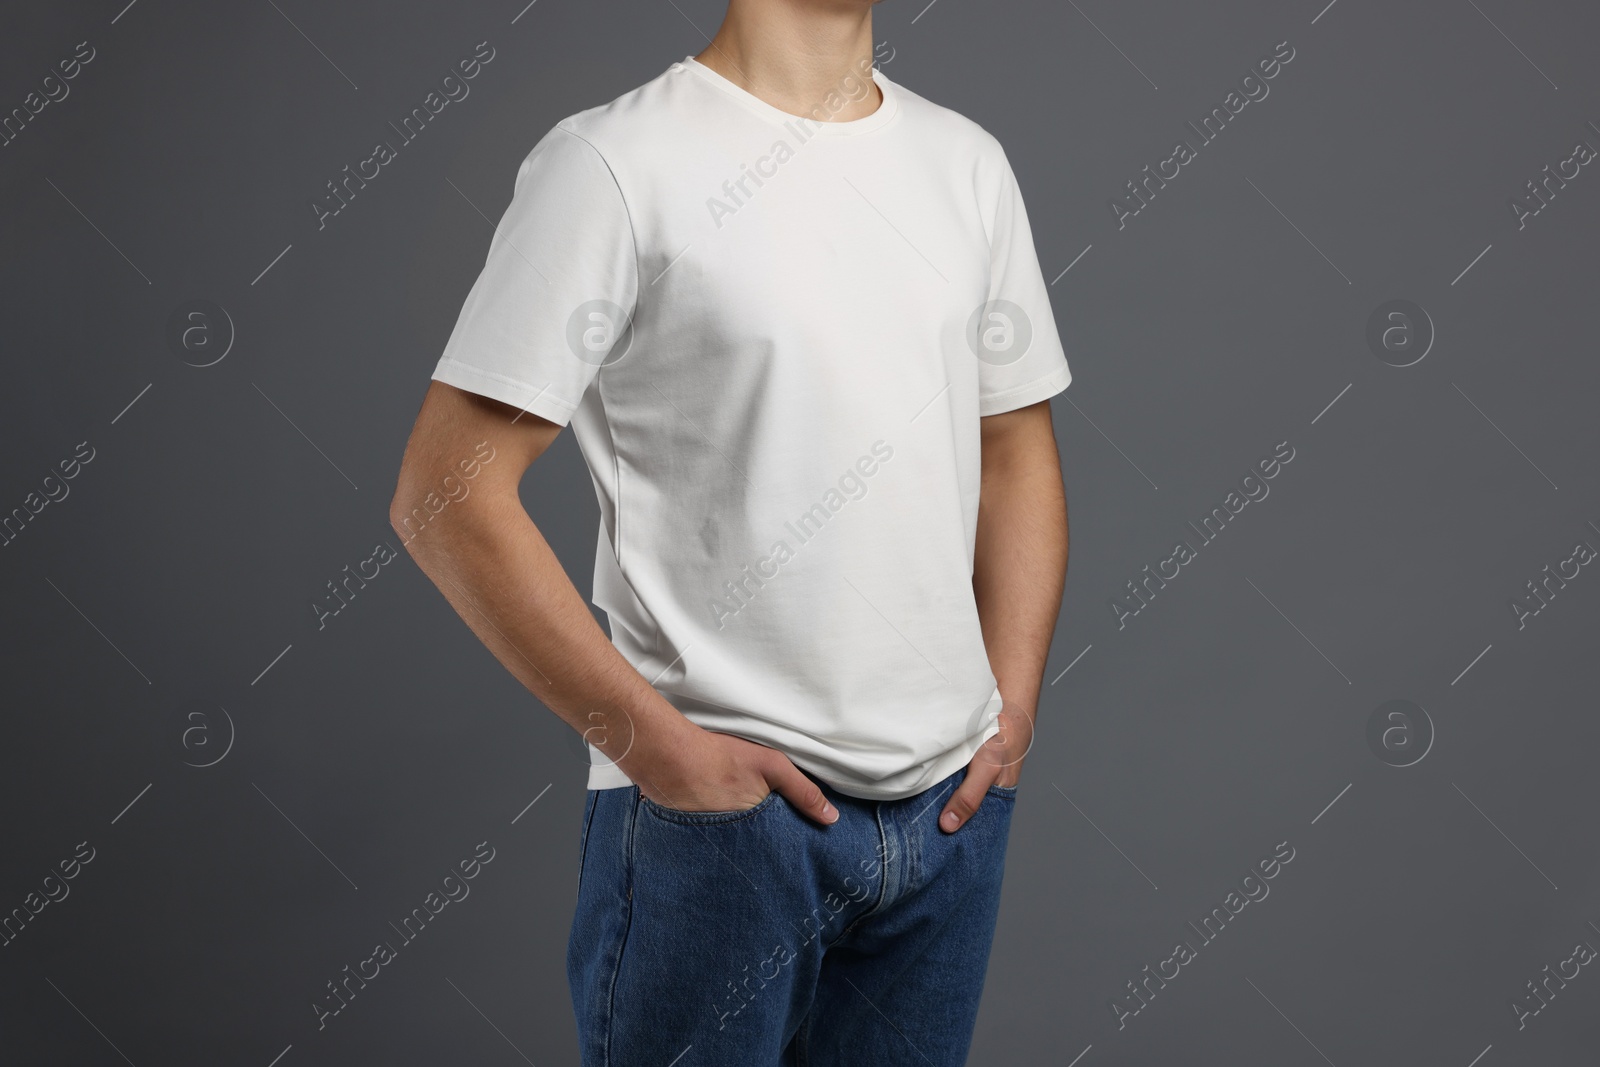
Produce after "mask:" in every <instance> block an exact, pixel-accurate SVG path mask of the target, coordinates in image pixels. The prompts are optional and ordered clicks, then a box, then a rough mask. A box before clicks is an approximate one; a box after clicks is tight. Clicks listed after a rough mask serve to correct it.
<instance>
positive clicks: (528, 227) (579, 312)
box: [433, 126, 638, 426]
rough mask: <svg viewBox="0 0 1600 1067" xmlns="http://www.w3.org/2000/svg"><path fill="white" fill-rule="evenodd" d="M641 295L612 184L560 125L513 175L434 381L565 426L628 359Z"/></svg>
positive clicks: (594, 154) (600, 163)
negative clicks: (598, 383)
mask: <svg viewBox="0 0 1600 1067" xmlns="http://www.w3.org/2000/svg"><path fill="white" fill-rule="evenodd" d="M637 297H638V268H637V259H636V256H635V251H634V242H633V228H632V225H631V224H630V222H629V219H628V210H627V205H626V204H625V203H624V201H623V198H622V192H621V190H620V189H619V188H618V187H617V182H616V179H615V177H613V175H612V173H611V170H610V168H609V167H608V166H607V165H606V162H605V160H604V159H603V158H602V157H601V155H600V153H599V152H598V151H597V150H596V149H595V148H594V147H593V146H592V145H591V144H590V143H589V142H588V141H586V140H584V139H583V138H582V137H580V136H578V135H577V134H575V133H572V132H571V131H569V130H567V129H566V128H564V127H562V126H556V127H555V128H553V129H551V130H550V132H549V133H547V134H546V135H545V136H544V137H543V138H542V139H541V140H540V141H539V143H538V144H536V145H535V146H534V147H533V150H532V151H531V152H529V153H528V156H527V158H526V159H524V160H523V162H522V166H521V167H520V168H518V170H517V178H516V188H515V191H514V193H513V195H512V198H511V204H510V206H508V207H507V208H506V211H505V214H504V216H502V218H501V219H500V225H499V226H498V227H496V229H495V235H494V237H493V239H492V240H491V242H490V245H489V254H488V257H487V259H486V260H485V262H484V265H483V270H482V271H481V272H480V273H479V274H478V278H477V280H476V281H475V282H474V283H473V285H472V291H471V292H470V293H468V294H467V299H466V303H465V304H463V305H462V308H461V314H460V316H459V317H458V318H457V319H456V324H455V329H454V330H452V331H451V334H450V340H449V341H448V342H447V343H446V344H445V349H444V353H443V354H442V355H441V356H440V357H439V362H438V365H437V366H436V367H435V368H434V372H433V378H434V380H435V381H440V382H445V383H446V384H449V385H454V386H456V387H458V388H460V389H465V390H467V391H468V392H472V393H478V394H481V395H483V396H487V397H491V398H493V399H495V400H499V401H502V402H503V403H506V404H510V405H512V406H513V407H517V408H522V409H524V410H526V411H530V412H532V413H533V414H535V415H539V416H541V417H543V418H546V419H549V420H550V421H551V422H554V423H556V424H557V425H560V426H565V425H566V424H567V423H568V421H570V420H571V418H572V413H573V412H574V411H575V410H576V409H577V407H578V402H579V401H580V400H581V399H582V398H583V394H584V392H585V391H586V390H587V389H588V388H589V386H590V384H591V383H592V382H593V381H594V378H595V375H596V374H598V373H599V371H600V369H601V367H602V366H604V365H609V364H610V363H612V362H614V361H615V360H616V359H618V358H620V357H621V356H622V355H624V354H626V346H627V344H628V343H629V342H630V341H631V340H632V333H631V329H630V324H631V321H632V317H633V313H634V310H635V301H636V300H637Z"/></svg>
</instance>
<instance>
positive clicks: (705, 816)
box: [634, 786, 778, 826]
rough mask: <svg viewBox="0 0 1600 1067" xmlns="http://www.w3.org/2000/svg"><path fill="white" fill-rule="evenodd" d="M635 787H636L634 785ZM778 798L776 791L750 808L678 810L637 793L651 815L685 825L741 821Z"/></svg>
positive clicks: (641, 804)
mask: <svg viewBox="0 0 1600 1067" xmlns="http://www.w3.org/2000/svg"><path fill="white" fill-rule="evenodd" d="M634 788H635V789H637V788H638V787H637V786H635V787H634ZM777 800H778V794H777V792H776V791H773V792H770V793H768V794H767V795H766V796H764V797H762V798H761V799H760V800H759V801H758V802H757V803H756V805H755V807H752V808H739V809H737V810H734V811H679V810H678V809H677V808H669V807H667V806H666V805H664V804H657V803H656V802H655V801H653V800H651V799H650V798H649V797H647V796H645V795H644V793H642V792H641V793H640V794H639V804H640V806H641V807H643V808H644V809H645V810H646V811H648V812H649V813H650V814H651V815H653V816H655V817H656V818H658V819H661V820H663V821H665V822H675V823H680V824H682V825H685V826H715V825H720V824H724V823H734V822H743V821H744V820H745V819H749V818H753V817H754V816H756V815H759V814H761V813H762V812H763V811H766V810H767V809H768V808H770V807H771V806H772V805H773V804H775V803H776V802H777Z"/></svg>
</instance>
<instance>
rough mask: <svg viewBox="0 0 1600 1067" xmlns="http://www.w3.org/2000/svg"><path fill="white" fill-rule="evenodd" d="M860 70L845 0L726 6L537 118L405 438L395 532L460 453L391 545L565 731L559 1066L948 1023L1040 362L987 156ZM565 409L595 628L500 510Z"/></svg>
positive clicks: (1018, 728)
mask: <svg viewBox="0 0 1600 1067" xmlns="http://www.w3.org/2000/svg"><path fill="white" fill-rule="evenodd" d="M871 57H872V23H871V3H870V2H869V0H732V2H731V3H730V5H729V10H728V15H727V18H726V21H725V22H724V23H723V25H722V27H721V29H720V30H719V31H718V33H717V35H716V37H715V38H714V39H713V40H712V42H711V43H710V46H709V47H708V48H707V49H706V50H705V51H704V52H702V53H701V54H700V55H698V56H695V57H686V58H685V59H684V60H683V61H682V62H678V63H673V64H672V65H671V66H670V67H669V68H668V69H667V70H666V71H664V72H663V73H662V74H661V75H660V76H658V77H656V78H654V79H653V80H651V81H649V82H647V83H646V84H644V85H642V86H640V87H639V88H637V89H635V90H633V91H632V92H629V93H626V94H624V95H623V96H621V97H619V98H618V99H617V100H615V101H613V102H612V103H610V104H607V105H605V106H603V107H598V108H594V109H592V110H589V111H584V112H582V113H580V114H577V115H574V116H571V117H570V118H568V119H565V120H563V121H562V122H561V123H559V124H557V126H556V127H555V128H554V129H552V130H550V131H549V132H548V133H547V134H546V135H545V137H544V138H543V139H542V140H540V141H539V142H538V144H537V145H536V146H535V147H534V148H533V150H532V152H531V153H530V154H529V155H528V156H527V158H526V159H525V160H524V162H523V164H522V166H521V168H520V170H519V171H518V173H517V179H516V186H515V194H514V197H513V200H512V202H511V205H510V207H509V208H508V209H507V210H506V213H505V216H504V218H503V220H502V222H501V225H500V228H499V230H498V231H497V233H496V236H495V239H494V241H493V243H492V244H491V247H490V250H489V254H488V260H487V263H486V265H485V267H484V269H483V272H482V274H481V275H480V276H479V278H478V279H477V282H476V284H475V285H474V286H473V288H472V291H471V293H470V295H469V296H468V297H467V300H466V303H465V306H464V307H463V309H462V311H461V315H460V318H459V320H458V322H457V323H456V326H455V330H454V332H453V333H452V335H451V337H450V340H449V343H448V345H447V347H446V349H445V352H444V354H443V356H442V357H441V359H440V360H439V362H438V365H437V368H436V369H435V371H434V374H433V378H434V382H433V384H432V386H431V388H430V390H429V392H428V395H427V397H426V399H425V401H424V403H423V406H422V411H421V414H420V415H419V417H418V419H417V425H416V428H415V430H414V431H413V433H412V437H411V440H410V443H409V445H408V447H407V450H406V455H405V460H404V463H403V466H402V471H401V474H400V479H399V486H398V488H397V490H396V493H395V497H394V503H393V506H392V516H391V517H392V521H393V523H394V524H395V527H396V529H397V530H400V531H401V532H402V534H403V535H409V534H410V532H411V531H412V530H413V529H415V528H416V525H417V519H416V516H418V514H419V513H420V514H421V515H423V516H427V515H429V514H430V513H431V512H432V511H433V510H436V509H433V508H430V507H428V503H429V501H430V500H437V497H436V496H434V495H433V494H435V493H436V492H437V491H439V490H438V487H439V486H440V485H441V484H443V483H444V482H445V480H446V479H447V478H449V477H450V476H451V475H452V474H453V473H455V472H456V471H457V470H458V469H461V470H465V469H466V468H464V467H459V465H460V464H461V463H462V462H463V461H466V460H467V459H468V457H472V456H474V455H477V456H480V457H481V456H483V455H492V456H493V457H494V458H493V459H492V460H491V461H489V462H486V463H481V464H480V463H474V464H473V472H474V474H475V478H476V480H475V483H474V487H473V492H472V493H471V494H470V495H467V496H465V497H462V498H460V499H459V500H453V502H452V504H451V506H450V510H449V512H448V513H447V514H443V515H441V516H439V518H438V519H437V520H436V521H433V522H429V523H427V524H426V525H425V526H424V527H422V528H421V532H420V533H416V534H415V535H414V536H410V539H409V541H408V544H409V549H410V551H411V553H412V555H413V556H414V557H415V559H416V561H417V562H418V564H419V565H420V566H421V567H422V569H423V570H424V571H425V572H426V573H427V574H428V576H429V577H430V578H431V579H432V580H433V581H434V582H435V583H436V584H437V585H438V586H439V588H440V590H441V592H443V593H444V595H445V597H446V598H447V599H448V600H449V601H450V603H451V604H452V605H453V606H454V607H455V609H456V610H457V611H458V612H459V613H460V615H461V617H462V618H463V619H464V620H465V621H466V622H467V624H468V625H469V626H471V627H472V629H473V630H474V632H475V633H476V634H477V635H478V636H479V638H481V639H482V641H483V642H484V644H485V645H487V646H488V648H489V649H490V650H491V651H492V652H493V653H494V654H495V656H496V657H497V658H498V659H499V660H500V661H501V662H502V663H503V664H504V665H505V667H506V668H507V669H508V670H510V671H511V672H512V673H513V674H514V675H516V677H517V678H518V679H519V680H520V681H522V683H523V684H524V685H526V686H527V688H528V689H529V690H530V691H531V692H532V693H533V694H534V695H535V696H536V697H538V699H539V700H540V701H541V702H543V703H544V704H545V705H546V706H548V707H549V708H550V709H551V710H552V711H554V712H555V713H556V714H557V715H559V716H560V717H561V718H562V719H563V720H565V721H566V722H567V723H568V724H569V725H571V726H572V727H573V728H574V729H575V730H578V731H580V732H581V733H582V735H583V737H584V739H585V740H586V741H587V742H588V744H589V750H590V753H591V759H592V766H591V769H590V772H589V780H588V785H589V791H588V796H587V803H586V805H585V813H584V824H583V832H582V835H581V839H580V840H581V845H580V861H579V862H580V870H579V892H578V905H577V913H576V917H575V919H574V923H573V927H572V934H571V939H570V943H569V951H568V976H569V979H570V982H571V986H572V996H573V1004H574V1008H575V1010H576V1013H577V1021H578V1030H579V1039H580V1045H581V1048H582V1053H583V1062H584V1063H585V1064H605V1065H613V1067H634V1065H660V1067H666V1065H667V1064H669V1063H680V1064H682V1065H684V1067H688V1065H690V1064H700V1065H723V1064H726V1065H737V1067H760V1065H769V1064H778V1063H786V1064H788V1063H805V1064H811V1065H824V1064H826V1065H842V1064H872V1065H875V1067H883V1065H893V1064H912V1063H915V1064H927V1063H932V1064H958V1063H961V1062H963V1061H964V1059H965V1057H966V1051H967V1048H968V1045H969V1043H970V1040H971V1033H972V1026H973V1022H974V1019H975V1017H976V1013H977V1006H978V998H979V994H980V993H981V991H982V986H983V976H984V970H985V967H986V965H987V960H988V954H989V946H990V942H991V939H992V935H993V930H994V923H995V917H996V913H997V910H998V904H999V891H1000V881H1001V874H1002V869H1003V865H1004V858H1005V844H1006V837H1007V831H1008V829H1009V824H1010V818H1011V809H1012V807H1013V805H1014V803H1015V798H1016V787H1017V779H1018V774H1019V771H1020V764H1021V760H1022V757H1023V755H1024V754H1025V753H1026V751H1027V749H1028V747H1029V745H1030V744H1031V741H1032V736H1033V719H1034V714H1035V708H1036V704H1037V701H1038V696H1039V689H1040V682H1041V678H1042V674H1043V671H1044V664H1045V659H1046V656H1047V653H1048V649H1049V645H1050V639H1051V635H1052V633H1053V630H1054V626H1055V618H1056V614H1057V611H1058V609H1059V605H1060V599H1061V592H1062V585H1063V581H1064V578H1065V572H1066V556H1067V523H1066V507H1065V494H1064V492H1063V488H1062V482H1061V473H1060V467H1059V463H1058V459H1057V452H1056V444H1055V440H1054V435H1053V431H1052V428H1051V421H1050V408H1049V405H1048V403H1047V402H1046V401H1047V400H1048V398H1049V397H1051V396H1052V395H1054V394H1055V393H1058V392H1060V391H1061V390H1062V389H1064V388H1065V387H1066V385H1067V383H1068V381H1069V373H1068V370H1067V364H1066V360H1065V357H1064V355H1063V353H1062V349H1061V343H1060V340H1059V338H1058V335H1057V332H1056V328H1055V323H1054V320H1053V318H1052V316H1051V312H1050V305H1049V298H1048V293H1047V289H1046V286H1045V284H1044V280H1043V278H1042V276H1041V272H1040V268H1039V264H1038V261H1037V258H1036V255H1035V251H1034V247H1033V242H1032V236H1031V233H1030V230H1029V226H1028V221H1027V216H1026V213H1025V211H1024V209H1023V204H1022V199H1021V195H1020V193H1019V192H1018V188H1017V184H1016V180H1015V177H1014V176H1013V174H1012V172H1011V169H1010V167H1009V165H1008V163H1007V161H1006V157H1005V155H1004V153H1003V152H1002V151H1001V149H1000V146H999V144H998V143H997V142H996V141H995V140H994V138H993V137H991V136H990V135H989V134H988V133H986V132H985V131H984V130H982V129H981V128H980V127H978V126H977V125H976V124H974V123H972V122H971V121H969V120H967V119H964V118H962V117H961V116H959V115H957V114H955V113H954V112H951V111H948V110H946V109H944V108H941V107H939V106H937V105H935V104H932V103H930V102H928V101H927V100H925V99H923V98H922V97H920V96H917V95H916V94H914V93H912V92H910V91H909V90H907V89H905V88H902V87H901V86H899V85H898V84H895V83H893V82H891V81H890V80H889V79H888V78H886V77H885V76H884V75H883V74H882V73H881V72H880V71H876V70H874V69H873V68H872V65H871ZM569 422H570V424H571V425H572V427H573V432H574V434H575V435H576V437H577V440H578V444H579V445H580V447H581V448H582V451H583V454H584V457H585V460H586V462H587V464H588V466H589V470H590V473H591V475H592V477H593V481H594V485H595V490H596V493H597V495H598V497H599V501H600V508H601V516H602V520H601V530H600V536H599V544H598V547H597V552H596V563H595V574H594V601H595V603H596V605H598V606H599V607H601V608H603V609H604V610H605V612H606V615H607V617H608V621H609V623H610V630H611V634H610V638H609V639H608V638H607V636H606V635H605V634H604V633H603V632H602V631H601V629H600V628H599V626H598V625H597V624H596V623H595V621H594V618H593V617H592V616H591V614H590V613H589V610H588V608H587V606H586V605H585V604H584V603H583V600H582V598H581V597H580V595H579V594H578V593H577V591H576V589H575V588H574V587H573V585H572V583H571V582H570V581H569V580H568V579H567V577H566V574H565V573H564V572H563V570H562V568H561V566H560V564H559V563H558V562H557V560H556V558H555V556H554V555H553V554H552V552H551V550H550V548H549V546H548V544H547V543H546V542H545V540H544V538H543V537H542V536H541V534H540V532H539V530H538V529H537V528H536V527H535V526H534V524H533V522H532V521H531V520H530V519H529V516H528V514H527V513H526V512H525V511H524V509H523V507H522V504H521V501H520V498H519V495H518V483H519V481H520V479H521V478H522V475H523V473H524V471H525V470H526V469H527V468H528V466H529V465H530V464H531V463H533V461H534V460H536V459H537V458H538V457H539V456H540V455H541V454H542V453H543V452H544V450H545V449H546V448H547V447H548V446H549V444H550V443H551V441H552V440H553V439H554V438H555V436H556V434H557V433H559V432H560V429H561V427H562V426H564V425H567V424H568V423H569ZM485 445H487V448H485V447H484V446H485ZM488 449H492V452H490V451H488ZM559 506H560V505H559V504H558V503H556V502H550V501H544V502H538V505H536V508H535V510H536V511H540V510H543V511H545V512H547V511H548V510H549V509H550V508H552V507H559ZM935 809H937V812H938V814H933V812H934V811H935ZM680 1057H681V1058H680Z"/></svg>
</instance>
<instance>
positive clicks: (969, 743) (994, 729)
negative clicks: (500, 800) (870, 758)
mask: <svg viewBox="0 0 1600 1067" xmlns="http://www.w3.org/2000/svg"><path fill="white" fill-rule="evenodd" d="M999 732H1000V724H999V722H998V721H995V722H992V723H990V724H989V726H988V727H987V728H986V729H985V730H984V731H983V732H982V733H980V734H978V735H976V736H974V737H970V738H968V739H967V740H966V741H964V742H963V743H961V744H959V745H957V746H956V747H955V748H952V749H950V750H949V751H948V752H944V753H942V754H941V755H939V756H938V757H937V758H936V759H934V760H933V761H932V762H931V763H929V764H928V765H927V767H925V768H924V770H923V773H922V775H921V776H920V778H919V784H918V785H916V786H913V787H912V788H910V789H880V788H876V787H874V786H872V785H870V784H866V783H863V782H859V781H845V780H843V779H835V778H827V777H824V776H823V775H821V774H817V772H816V771H814V770H810V771H808V773H810V774H812V775H813V776H814V777H816V778H819V779H821V780H823V781H824V782H826V783H827V784H828V785H830V786H832V787H833V788H834V789H837V790H838V791H839V792H841V793H843V794H845V795H846V796H851V797H856V798H857V799H860V800H904V799H905V798H906V797H914V796H916V795H917V794H918V793H921V792H923V791H924V790H926V789H928V788H930V787H932V786H934V785H936V784H938V783H939V782H942V781H944V780H945V779H946V778H948V777H950V775H952V774H954V773H955V772H956V771H958V770H960V769H961V768H962V767H965V766H966V765H967V764H969V763H971V762H972V758H973V757H974V756H976V755H977V754H978V750H979V749H980V748H982V747H983V746H984V744H985V742H987V741H988V740H989V738H991V737H993V736H994V735H995V734H997V733H999ZM589 752H590V759H591V760H592V759H594V758H595V755H596V750H595V749H594V748H593V747H591V748H590V750H589ZM601 758H603V757H601ZM797 765H798V764H797ZM800 769H801V770H808V768H806V767H804V766H801V767H800ZM631 785H633V780H632V779H630V778H629V777H628V776H627V775H626V774H624V773H622V769H621V768H620V767H618V766H617V765H616V764H615V763H610V762H606V763H591V764H590V765H589V781H588V786H587V787H588V788H589V789H625V788H627V787H628V786H631Z"/></svg>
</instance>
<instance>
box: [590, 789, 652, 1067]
mask: <svg viewBox="0 0 1600 1067" xmlns="http://www.w3.org/2000/svg"><path fill="white" fill-rule="evenodd" d="M642 796H643V794H642V793H640V792H639V787H638V786H634V787H633V801H634V802H633V807H632V809H631V810H630V811H629V812H628V825H627V829H626V830H625V831H624V833H623V838H624V840H623V851H622V854H623V871H622V882H623V885H624V886H625V887H626V888H627V892H628V895H627V900H628V906H627V910H628V917H627V921H626V923H624V925H623V927H622V942H621V944H619V945H618V946H617V955H616V964H615V965H614V966H613V968H612V971H611V988H610V989H608V990H607V991H606V1017H605V1022H604V1025H603V1026H602V1028H601V1032H602V1034H603V1037H602V1038H601V1041H600V1062H601V1067H611V1020H612V1019H614V1018H616V1007H617V980H618V979H619V978H620V977H621V976H622V954H623V952H624V951H625V950H626V949H627V947H628V934H629V933H630V932H631V931H632V930H633V827H634V823H635V822H637V821H638V815H639V800H640V798H641V797H642Z"/></svg>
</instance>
